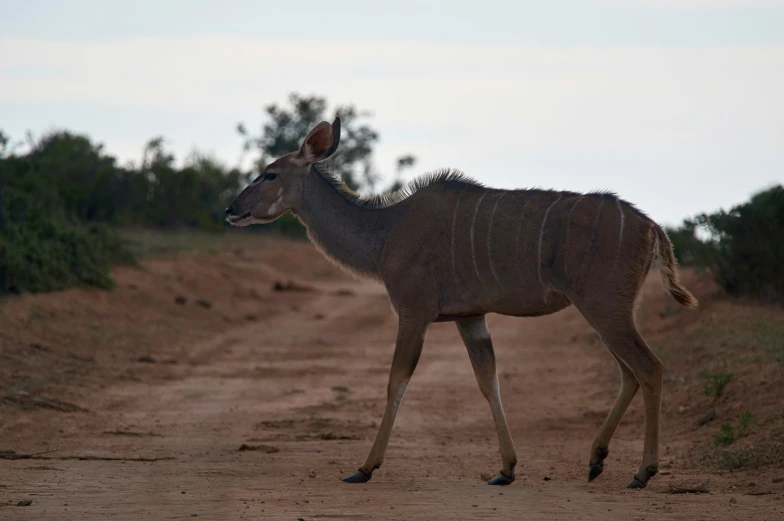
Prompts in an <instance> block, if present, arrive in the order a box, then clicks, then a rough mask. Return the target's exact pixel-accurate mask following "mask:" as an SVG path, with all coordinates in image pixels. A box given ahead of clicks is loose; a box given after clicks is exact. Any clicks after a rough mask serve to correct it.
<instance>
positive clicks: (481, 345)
mask: <svg viewBox="0 0 784 521" xmlns="http://www.w3.org/2000/svg"><path fill="white" fill-rule="evenodd" d="M457 329H458V330H459V331H460V336H461V337H462V338H463V343H465V346H466V348H467V349H468V357H469V358H470V359H471V365H472V366H473V368H474V375H475V376H476V381H477V383H478V384H479V389H480V390H481V391H482V394H483V395H484V396H485V398H486V399H487V402H488V403H489V404H490V410H491V411H492V413H493V421H495V429H496V432H497V433H498V445H499V447H500V450H501V465H502V468H501V472H500V473H499V474H498V476H496V477H494V478H493V479H491V480H490V481H489V482H488V484H489V485H509V484H511V483H512V481H514V479H515V475H514V470H515V465H517V454H516V452H515V446H514V442H513V441H512V435H511V434H510V433H509V425H507V423H506V415H505V414H504V407H503V405H501V392H500V390H499V388H498V375H497V374H496V369H495V352H494V351H493V341H492V340H491V339H490V330H489V329H488V328H487V321H486V319H485V317H484V316H482V317H479V318H466V319H463V320H460V321H459V322H458V323H457Z"/></svg>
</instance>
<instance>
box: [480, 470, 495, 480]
mask: <svg viewBox="0 0 784 521" xmlns="http://www.w3.org/2000/svg"><path fill="white" fill-rule="evenodd" d="M479 477H480V478H482V481H490V480H491V479H493V476H492V475H490V474H488V473H487V472H482V473H481V474H480V475H479Z"/></svg>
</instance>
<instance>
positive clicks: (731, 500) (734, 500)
mask: <svg viewBox="0 0 784 521" xmlns="http://www.w3.org/2000/svg"><path fill="white" fill-rule="evenodd" d="M737 504H738V500H737V499H735V497H734V496H733V497H731V498H730V505H733V506H734V505H737Z"/></svg>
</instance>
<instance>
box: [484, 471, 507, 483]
mask: <svg viewBox="0 0 784 521" xmlns="http://www.w3.org/2000/svg"><path fill="white" fill-rule="evenodd" d="M512 481H514V476H512V477H509V476H507V475H506V474H504V473H503V472H501V473H500V474H498V475H497V476H496V477H494V478H493V479H491V480H490V481H488V482H487V484H488V485H501V486H504V485H511V484H512Z"/></svg>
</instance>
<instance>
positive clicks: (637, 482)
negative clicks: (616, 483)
mask: <svg viewBox="0 0 784 521" xmlns="http://www.w3.org/2000/svg"><path fill="white" fill-rule="evenodd" d="M626 488H645V483H643V482H642V481H640V480H639V479H637V478H634V479H632V481H631V483H629V484H628V485H626Z"/></svg>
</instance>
